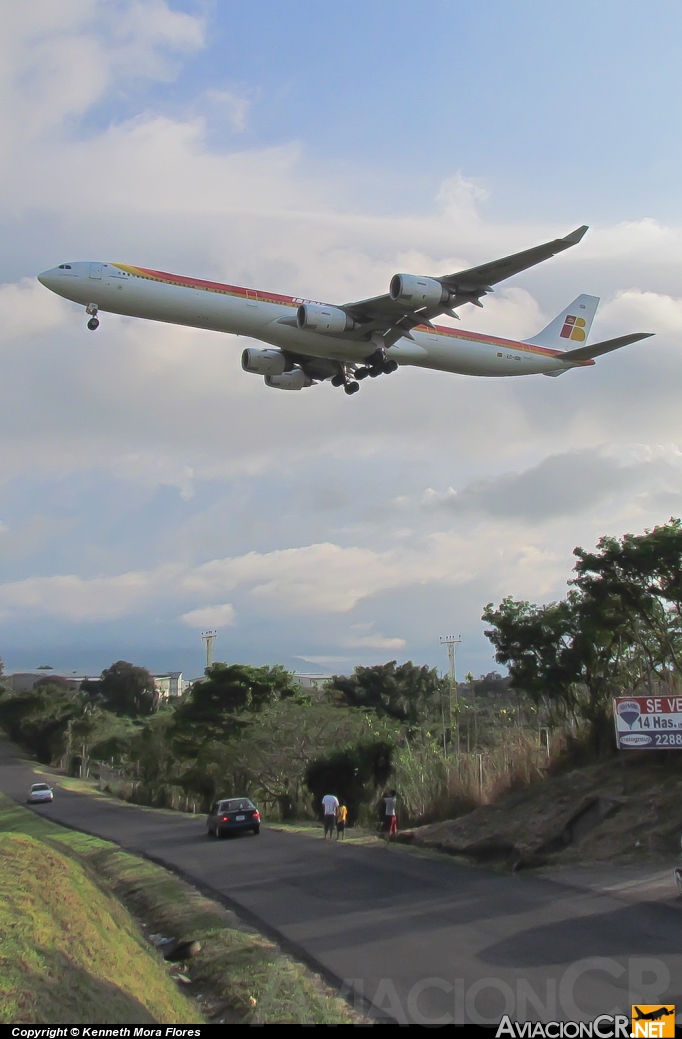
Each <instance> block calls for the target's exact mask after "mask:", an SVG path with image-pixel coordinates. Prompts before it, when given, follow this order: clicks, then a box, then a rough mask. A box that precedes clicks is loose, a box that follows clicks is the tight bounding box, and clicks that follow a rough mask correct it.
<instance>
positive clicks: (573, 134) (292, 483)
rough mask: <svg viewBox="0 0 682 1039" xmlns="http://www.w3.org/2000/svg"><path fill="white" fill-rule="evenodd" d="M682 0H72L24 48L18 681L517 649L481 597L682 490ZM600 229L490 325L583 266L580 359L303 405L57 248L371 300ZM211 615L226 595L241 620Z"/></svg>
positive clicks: (8, 322)
mask: <svg viewBox="0 0 682 1039" xmlns="http://www.w3.org/2000/svg"><path fill="white" fill-rule="evenodd" d="M681 23H682V10H681V9H680V7H679V5H678V4H674V3H667V2H659V3H656V2H654V3H652V4H650V5H648V7H647V14H646V17H643V16H642V14H641V11H640V9H638V8H636V7H634V6H633V5H624V4H620V3H609V2H606V3H602V4H599V5H593V4H588V3H582V2H568V3H564V4H562V5H547V4H541V3H527V2H515V3H513V4H512V3H506V2H498V3H486V4H476V5H474V4H465V3H445V2H437V0H422V2H421V3H420V4H418V5H417V4H414V3H407V2H400V0H397V2H396V0H393V2H392V3H388V2H384V0H373V2H372V3H371V4H360V3H355V2H349V3H346V4H344V5H331V4H319V3H313V2H307V0H301V2H298V3H296V4H294V5H291V4H283V3H274V2H259V3H258V4H251V5H246V4H238V3H233V2H231V0H221V2H220V3H196V4H195V3H173V2H164V0H71V2H70V4H69V6H68V8H63V7H61V8H59V9H58V8H56V7H55V5H54V4H52V3H51V2H49V0H36V2H35V3H33V4H32V5H30V9H29V8H28V6H26V5H16V7H15V8H13V10H12V11H11V12H9V13H8V14H7V16H6V30H7V31H6V32H5V33H4V34H3V41H2V42H0V48H1V49H2V50H3V54H2V58H3V60H2V68H3V69H4V72H3V76H2V79H0V133H2V138H3V141H4V142H5V149H4V152H5V154H4V156H3V160H2V166H0V188H1V190H0V240H2V242H3V245H4V247H3V249H2V250H1V251H0V282H1V283H2V284H0V365H1V367H0V373H1V375H2V378H0V523H1V524H2V525H1V526H0V652H1V653H2V655H3V657H4V658H5V661H6V664H7V666H8V668H9V669H10V670H14V669H23V668H29V667H34V666H36V665H37V664H40V663H50V664H52V665H54V666H55V667H60V668H63V669H65V670H80V669H87V670H88V671H90V672H96V671H99V670H101V668H102V667H104V666H107V665H108V664H109V663H111V662H112V660H114V659H118V658H121V657H123V658H125V659H131V660H134V662H135V663H139V664H144V665H146V666H148V667H150V668H152V669H155V670H166V669H171V668H172V669H176V668H182V669H183V670H184V671H185V672H186V673H189V674H190V675H191V674H196V673H198V671H199V670H200V668H201V666H202V664H201V661H202V657H201V653H202V650H201V642H200V629H201V624H202V623H209V622H210V621H211V619H212V618H213V619H216V623H217V622H218V621H219V622H220V623H221V625H223V626H221V628H220V635H219V640H218V643H217V646H216V652H217V656H218V657H220V658H224V659H230V660H248V661H250V662H253V663H261V662H266V661H267V662H277V661H278V662H282V663H284V664H286V665H287V666H289V667H292V668H293V667H296V668H299V669H317V670H325V671H326V670H332V671H347V670H349V669H350V668H352V667H353V666H354V665H355V664H357V663H365V664H369V663H376V662H380V661H383V660H386V659H392V658H394V657H397V658H398V659H408V658H411V659H414V660H416V661H418V662H425V663H429V664H434V665H438V666H442V667H445V666H446V658H445V657H444V655H443V654H442V652H441V650H440V648H439V645H438V637H439V635H440V634H442V633H443V632H445V631H456V632H458V633H459V632H461V633H462V636H463V643H462V647H461V650H460V657H459V659H460V669H461V670H462V671H465V670H468V669H469V668H470V669H471V670H473V671H474V672H475V673H480V672H482V671H487V670H489V669H490V668H491V667H492V666H493V662H492V658H491V652H490V646H489V645H488V644H487V642H486V640H485V639H484V637H483V635H482V625H481V623H480V620H479V618H480V613H481V609H482V607H483V606H484V605H485V603H486V602H488V601H499V599H500V598H501V597H502V596H503V595H506V594H511V595H514V596H516V597H522V598H529V599H533V600H538V601H547V600H549V599H552V598H556V597H557V596H560V595H562V594H563V592H564V590H565V581H566V578H567V577H568V576H569V572H570V567H571V563H572V557H571V551H572V549H573V547H574V546H575V545H576V544H586V545H589V544H593V543H594V541H595V540H596V538H597V537H598V536H600V535H601V534H603V533H607V532H608V533H614V534H619V533H623V532H624V531H626V530H641V529H643V528H645V527H646V526H651V525H652V524H654V523H656V522H661V521H665V520H667V519H668V517H669V516H670V515H671V514H673V513H674V514H676V515H679V514H680V512H681V511H682V485H681V476H680V473H681V470H682V448H681V447H680V444H681V443H682V419H681V418H680V416H679V414H678V412H679V408H678V400H679V394H680V390H681V389H682V385H681V383H682V355H681V350H680V343H681V341H682V298H681V297H682V292H681V290H680V285H681V284H682V232H681V230H680V226H681V224H682V212H680V191H679V183H680V164H681V158H682V157H681V155H680V148H681V142H682V132H681V131H682V127H681V126H680V106H679V104H678V100H677V99H678V98H679V96H680V93H681V90H680V87H681V86H682V84H681V83H680V79H681V76H682V73H681V71H680V63H679V55H678V41H679V39H680V29H681V28H682V25H681ZM582 223H588V224H590V227H591V230H590V233H589V235H588V236H587V237H586V238H585V240H584V241H583V243H581V245H580V246H579V247H578V248H577V249H575V250H572V251H571V252H570V254H566V255H565V256H563V257H560V258H557V259H555V260H554V261H551V262H550V263H548V264H547V265H545V266H544V267H542V268H538V269H536V270H534V271H532V272H528V273H527V274H525V275H522V276H519V277H517V278H515V279H513V280H512V281H510V282H509V283H508V285H506V286H504V287H501V288H500V289H499V290H498V291H497V292H496V293H495V295H494V297H490V298H489V299H488V300H487V301H486V306H485V308H484V310H483V311H476V312H475V313H469V312H468V311H470V310H472V309H473V308H468V310H467V308H465V309H464V310H463V311H462V325H463V327H465V328H466V327H469V328H478V329H481V330H485V331H489V332H492V333H495V334H502V335H511V336H514V335H518V336H526V335H531V334H533V333H534V332H536V331H537V330H538V329H539V328H540V327H542V325H543V324H544V323H546V321H547V320H548V319H549V318H550V317H552V316H553V315H554V313H556V312H557V311H558V310H560V309H562V308H563V307H564V305H565V304H566V303H567V302H568V301H569V300H570V299H571V298H573V297H574V296H576V295H577V294H578V293H579V292H583V291H584V292H590V293H593V294H596V295H600V296H601V297H602V305H601V308H600V311H599V313H598V317H597V322H596V325H595V331H594V335H595V336H597V337H599V338H605V337H606V336H609V335H616V334H622V333H624V332H628V331H640V330H641V331H654V332H656V333H657V335H656V338H655V339H652V340H649V341H647V343H646V344H643V345H641V346H639V347H633V348H631V349H629V350H627V351H623V352H621V353H618V354H615V355H611V356H609V357H606V358H603V359H601V360H600V361H599V362H598V365H597V366H595V368H594V369H592V370H589V371H580V372H574V373H570V374H568V375H566V376H565V377H563V378H562V379H560V380H548V379H543V378H541V377H535V378H530V379H525V380H507V381H503V380H500V381H497V380H480V379H465V378H459V377H456V376H446V375H439V374H437V373H429V372H421V371H414V372H412V371H409V370H408V371H401V372H399V373H397V375H396V376H395V377H394V378H391V379H386V380H377V381H376V383H374V384H372V385H368V384H365V385H364V386H363V392H362V393H361V394H358V395H357V397H355V398H353V399H346V398H345V397H344V395H343V394H339V393H336V392H335V391H334V390H333V389H332V388H331V387H329V386H327V385H325V386H320V387H316V388H313V389H312V390H310V391H304V392H302V393H300V394H283V393H276V392H275V391H272V390H269V389H267V388H266V387H264V386H263V384H262V381H261V380H259V379H256V378H255V377H253V376H249V375H246V374H245V373H243V372H242V371H241V368H240V366H239V353H240V350H241V348H242V346H243V343H242V342H241V341H238V340H236V339H234V338H233V337H229V336H219V335H216V334H212V333H206V332H198V331H197V332H194V331H192V330H186V329H174V328H171V327H166V326H161V325H159V326H156V325H154V324H152V323H146V322H134V321H131V320H128V319H124V318H123V319H121V318H114V317H109V318H107V319H105V320H104V321H103V322H102V326H101V328H100V330H99V331H98V332H97V335H96V336H91V335H90V333H88V332H87V331H86V330H85V323H84V321H83V315H82V313H81V312H80V311H79V309H78V308H77V307H75V306H73V305H71V304H67V303H65V302H63V301H61V300H58V299H57V298H56V297H53V296H51V295H50V294H49V293H48V292H47V291H46V290H45V289H43V288H42V286H40V285H38V284H37V283H36V281H35V274H36V273H37V272H39V271H40V270H43V269H45V268H46V267H49V266H52V265H54V264H55V263H58V262H61V261H63V260H65V259H80V258H102V259H111V260H117V259H118V260H124V261H128V262H132V263H140V264H143V265H149V266H157V267H160V268H163V269H169V270H177V271H178V272H181V273H186V274H193V275H197V276H208V277H219V278H222V279H224V280H226V281H231V282H233V283H242V284H258V285H262V286H263V287H268V288H271V289H273V290H276V291H277V290H279V291H283V292H290V293H299V292H300V293H302V294H304V295H310V296H312V297H313V298H326V299H330V300H331V301H338V302H344V301H347V300H350V299H354V298H362V297H364V296H367V295H369V294H371V293H373V292H381V291H384V290H385V286H386V284H387V283H388V279H389V278H390V276H391V274H393V273H395V271H397V270H401V269H402V270H404V269H407V270H413V271H415V273H439V272H444V271H449V270H456V269H457V268H458V267H459V266H461V265H469V264H470V263H474V262H481V261H483V260H486V259H492V258H494V257H495V256H498V255H504V254H505V253H508V252H511V251H514V250H516V249H520V248H524V247H526V246H529V245H532V244H535V243H536V242H539V241H542V240H544V239H546V238H548V237H554V236H555V235H557V234H565V233H566V232H567V231H569V230H571V229H573V228H574V227H576V226H578V225H579V224H582ZM211 611H213V612H211Z"/></svg>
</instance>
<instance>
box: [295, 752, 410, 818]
mask: <svg viewBox="0 0 682 1039" xmlns="http://www.w3.org/2000/svg"><path fill="white" fill-rule="evenodd" d="M392 753H393V745H392V744H390V743H388V742H386V741H385V740H373V741H371V742H370V741H364V742H362V743H358V744H357V745H356V746H355V747H347V748H345V749H342V750H338V751H335V752H334V753H332V754H330V755H329V756H328V757H326V758H318V759H317V760H316V761H312V762H311V763H310V765H309V766H308V768H307V769H306V773H305V782H306V786H307V787H308V789H309V790H310V792H311V794H312V795H313V808H314V810H315V812H316V813H317V814H318V815H319V814H320V813H321V812H322V798H323V797H324V796H325V794H335V795H336V796H337V797H338V799H339V801H340V802H341V803H342V804H345V805H346V807H347V808H348V821H349V822H350V823H351V824H352V823H354V822H355V820H356V819H357V816H358V812H359V810H360V808H361V807H362V805H363V804H368V803H369V802H370V801H371V800H372V798H373V797H374V796H376V791H377V788H378V787H380V786H383V785H384V784H385V783H386V782H387V781H388V779H389V776H390V775H391V756H392Z"/></svg>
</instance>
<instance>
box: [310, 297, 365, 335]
mask: <svg viewBox="0 0 682 1039" xmlns="http://www.w3.org/2000/svg"><path fill="white" fill-rule="evenodd" d="M296 325H297V327H298V328H300V329H304V328H306V329H308V330H309V331H310V332H322V333H323V335H329V334H331V333H334V332H350V330H351V329H352V328H355V322H354V321H353V318H352V317H348V314H346V313H345V311H343V310H341V308H340V307H325V306H323V305H322V304H321V303H301V305H300V307H299V308H298V310H297V311H296Z"/></svg>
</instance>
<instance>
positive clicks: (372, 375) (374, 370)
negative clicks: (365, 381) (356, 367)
mask: <svg viewBox="0 0 682 1039" xmlns="http://www.w3.org/2000/svg"><path fill="white" fill-rule="evenodd" d="M382 372H383V368H375V367H374V366H372V367H371V368H370V369H369V377H370V379H376V377H377V375H381V374H382Z"/></svg>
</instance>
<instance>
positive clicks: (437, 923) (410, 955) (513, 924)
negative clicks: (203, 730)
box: [0, 741, 682, 1024]
mask: <svg viewBox="0 0 682 1039" xmlns="http://www.w3.org/2000/svg"><path fill="white" fill-rule="evenodd" d="M36 778H37V777H36V775H35V773H34V772H33V771H32V766H31V765H30V764H29V763H27V762H25V761H22V760H21V758H20V757H18V756H17V754H16V751H15V750H14V749H13V748H12V746H11V744H8V743H7V742H6V741H0V790H2V792H3V793H6V794H8V795H9V796H10V797H13V798H15V799H16V800H17V801H19V802H22V803H23V802H24V800H25V797H26V791H27V789H28V787H29V785H30V783H31V782H35V781H36ZM34 810H35V811H37V812H39V813H40V814H45V815H46V816H48V817H49V818H51V819H54V820H55V821H57V822H60V823H62V824H64V825H66V826H71V827H74V828H76V829H82V830H85V831H87V832H89V833H93V834H97V835H98V836H100V837H104V838H107V839H108V840H111V841H115V842H116V843H117V844H119V845H120V846H121V847H123V848H125V849H126V850H128V851H131V852H136V853H142V854H144V855H148V856H150V857H152V858H154V859H155V860H156V861H160V862H162V863H163V864H165V865H167V866H168V867H169V868H171V869H174V870H176V871H178V872H181V873H182V875H184V876H185V877H186V878H187V879H189V880H193V881H194V882H195V883H197V884H198V885H199V886H200V887H201V888H202V890H204V891H208V892H211V893H213V894H214V895H215V896H216V897H218V898H219V899H221V900H223V901H224V902H225V901H227V902H228V904H230V905H231V906H232V908H235V909H236V910H237V912H241V914H242V915H243V916H244V917H245V918H246V919H249V920H250V921H251V922H252V923H254V922H255V923H256V924H257V926H258V925H259V926H261V928H262V929H264V930H265V931H266V932H267V933H269V934H271V935H272V934H274V935H277V936H279V937H280V939H281V940H282V942H283V944H284V945H285V947H288V948H289V949H290V950H293V951H295V952H296V953H297V954H298V955H299V956H300V957H301V958H303V959H305V960H306V962H308V963H309V964H311V965H313V966H315V967H316V968H317V969H318V970H320V971H321V972H322V973H323V974H324V976H325V977H326V978H327V980H330V981H331V982H332V983H333V984H335V985H336V986H337V987H338V989H339V991H341V992H343V994H344V995H348V997H349V998H350V1000H351V1002H352V1001H353V1000H354V999H355V1000H356V1002H357V1005H358V1008H361V1006H362V1004H361V1002H359V1001H360V999H361V997H364V998H365V999H367V1000H369V1001H370V1002H371V1003H372V1006H373V1007H374V1009H375V1010H376V1011H377V1012H380V1016H381V1015H383V1016H388V1017H390V1018H393V1019H395V1020H397V1021H399V1022H401V1023H405V1022H414V1023H418V1024H429V1023H433V1024H435V1023H447V1022H452V1021H455V1022H474V1023H478V1024H483V1023H492V1022H497V1021H499V1019H500V1016H501V1015H502V1014H504V1013H508V1014H510V1016H511V1017H512V1019H516V1020H519V1021H522V1020H553V1019H559V1020H562V1019H563V1020H576V1019H578V1020H590V1019H592V1018H593V1017H595V1016H597V1015H598V1014H604V1013H606V1014H608V1013H614V1012H618V1013H627V1014H628V1015H629V1013H630V1005H631V1003H632V1002H643V1003H656V1002H667V1003H677V1004H678V1006H680V1005H681V1004H682V941H681V940H680V932H681V929H682V914H680V912H679V910H677V909H673V908H671V907H670V906H669V905H666V904H661V903H658V904H657V903H646V902H644V903H627V902H625V901H623V900H619V899H617V898H614V897H612V896H609V895H605V894H599V893H594V892H589V891H580V890H577V889H576V888H574V887H569V886H567V885H564V884H561V883H557V882H554V881H552V880H548V879H546V878H544V877H538V876H533V875H530V874H523V873H522V874H496V873H492V872H487V871H484V870H480V869H473V868H468V867H464V866H460V865H458V864H456V863H455V862H453V861H451V860H450V859H447V858H443V860H439V859H435V858H430V857H429V858H426V857H424V856H421V855H419V854H416V853H414V852H411V851H410V850H408V849H404V848H399V847H390V848H387V847H386V846H384V845H379V846H374V845H353V844H349V843H346V844H345V845H344V844H342V843H336V842H333V843H330V842H324V841H322V840H316V839H313V838H310V837H306V836H301V835H296V834H291V833H284V832H281V831H277V830H272V829H268V827H267V826H264V827H263V829H262V830H261V834H260V836H258V837H255V836H253V835H251V834H247V835H244V836H241V837H238V838H233V839H229V840H222V841H217V840H215V839H214V838H209V837H207V835H206V832H205V819H204V817H191V816H185V815H182V814H180V813H178V814H175V813H169V812H155V811H152V810H149V809H138V808H135V807H132V806H129V805H122V804H118V803H116V802H115V801H113V800H112V801H105V800H102V799H96V798H92V797H89V796H88V795H86V794H77V793H73V792H70V791H66V790H58V791H57V794H56V797H55V801H54V802H53V804H51V805H45V806H40V807H36V808H35V809H34ZM681 1009H682V1007H681Z"/></svg>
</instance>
